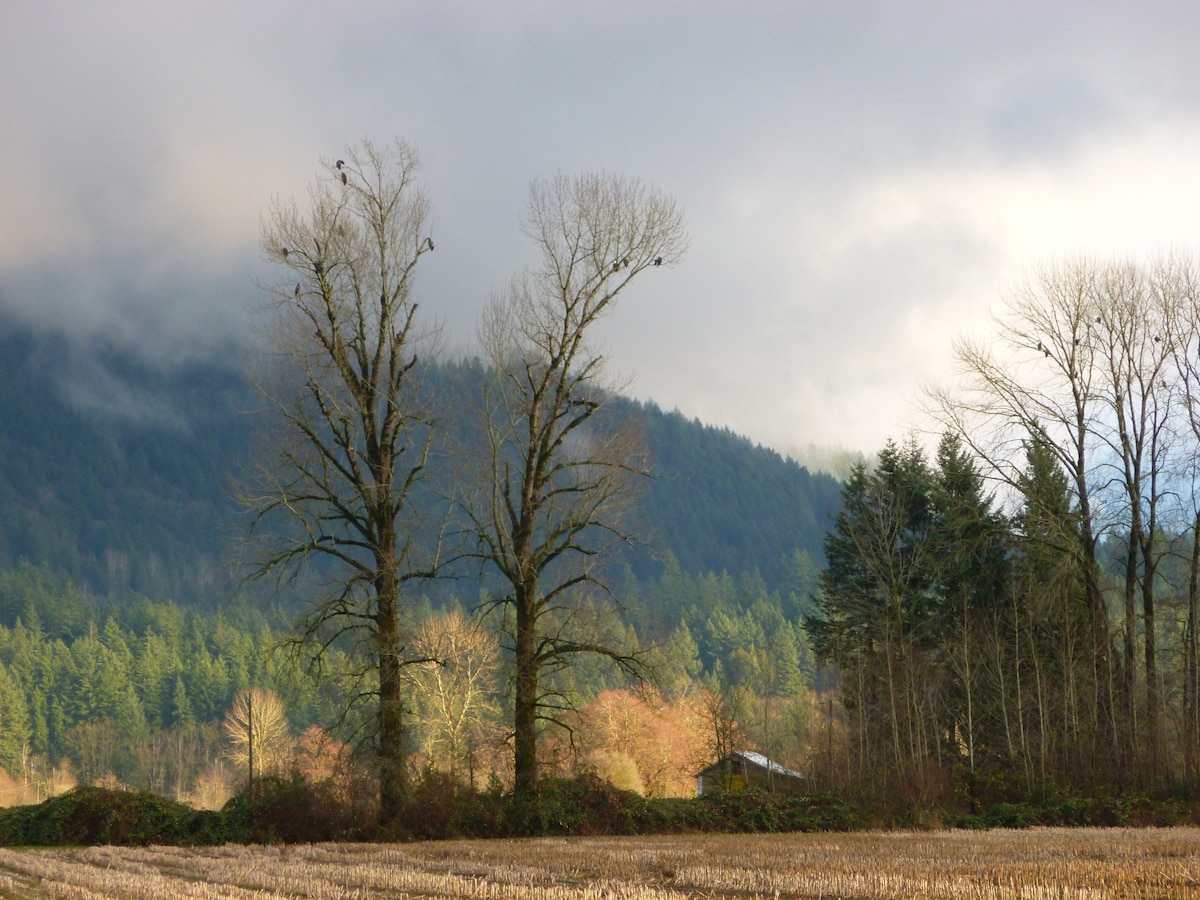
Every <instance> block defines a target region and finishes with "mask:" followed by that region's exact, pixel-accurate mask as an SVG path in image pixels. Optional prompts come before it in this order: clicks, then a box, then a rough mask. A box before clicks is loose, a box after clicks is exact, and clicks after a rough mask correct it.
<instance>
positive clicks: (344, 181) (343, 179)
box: [342, 172, 346, 184]
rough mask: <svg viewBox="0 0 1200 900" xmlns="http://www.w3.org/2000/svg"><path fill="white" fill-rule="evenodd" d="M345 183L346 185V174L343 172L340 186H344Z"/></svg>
mask: <svg viewBox="0 0 1200 900" xmlns="http://www.w3.org/2000/svg"><path fill="white" fill-rule="evenodd" d="M345 183H346V173H345V172H343V173H342V184H345Z"/></svg>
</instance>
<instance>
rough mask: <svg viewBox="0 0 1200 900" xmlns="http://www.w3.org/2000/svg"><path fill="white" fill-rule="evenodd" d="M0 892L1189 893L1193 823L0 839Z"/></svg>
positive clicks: (1197, 841)
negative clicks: (82, 842)
mask: <svg viewBox="0 0 1200 900" xmlns="http://www.w3.org/2000/svg"><path fill="white" fill-rule="evenodd" d="M0 897H3V898H23V900H33V898H43V897H45V898H49V897H54V898H78V900H91V898H101V897H105V898H107V897H121V898H130V900H140V898H146V900H165V898H176V897H178V898H184V897H187V898H193V897H195V898H251V897H253V898H258V900H269V898H308V900H326V898H328V900H334V898H337V900H345V898H355V900H383V898H400V897H419V898H432V897H456V898H457V897H461V898H481V900H482V898H495V900H543V898H545V900H560V898H561V900H574V898H581V900H582V898H602V897H603V898H630V900H642V898H644V900H676V898H683V897H713V898H723V897H729V898H741V900H744V898H747V897H771V898H782V897H803V898H814V897H820V898H835V897H836V898H897V897H947V898H1004V900H1008V898H1022V900H1036V898H1043V897H1045V898H1051V897H1053V898H1096V900H1099V898H1106V900H1107V898H1126V897H1130V898H1132V897H1137V898H1147V897H1153V898H1161V897H1198V898H1200V829H1197V828H1164V829H1153V830H1143V829H1032V830H1022V831H1003V830H1000V831H990V832H965V831H955V832H934V833H925V832H921V833H912V832H898V833H856V834H796V835H770V836H759V835H738V836H727V835H722V836H684V837H680V836H671V837H645V838H598V839H586V838H569V839H533V840H520V841H502V840H497V841H448V842H441V843H424V844H408V845H401V844H318V845H304V846H290V847H242V846H226V847H221V848H203V849H200V848H196V849H185V848H175V847H149V848H125V847H88V848H78V849H49V850H45V849H36V850H9V849H0Z"/></svg>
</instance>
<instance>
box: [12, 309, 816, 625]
mask: <svg viewBox="0 0 1200 900" xmlns="http://www.w3.org/2000/svg"><path fill="white" fill-rule="evenodd" d="M472 370H474V373H475V377H479V368H478V364H472V363H467V364H454V365H444V366H441V367H440V368H437V369H435V370H434V371H433V372H432V373H431V374H432V377H431V381H432V382H433V383H434V384H435V386H436V387H435V389H436V390H437V391H438V392H439V394H440V395H441V402H440V403H439V406H440V407H441V409H442V410H443V415H449V416H452V415H453V414H454V410H456V409H461V408H463V407H464V406H465V405H466V404H463V403H459V402H455V401H454V399H453V395H454V392H455V391H456V390H469V389H470V385H471V383H472V381H473V378H472V377H463V375H464V373H466V374H467V375H468V376H470V373H471V372H472ZM256 402H257V400H256V398H255V397H254V396H253V395H252V394H251V393H250V392H249V391H248V390H247V388H246V385H245V383H244V381H243V379H242V377H241V376H240V375H239V373H238V370H237V368H236V365H235V361H223V362H208V363H199V362H195V363H190V364H186V365H182V366H161V365H155V364H151V363H148V362H145V361H143V360H140V359H137V358H134V357H132V356H131V355H129V354H127V353H121V352H117V351H115V350H113V349H111V348H104V347H81V346H78V345H76V344H74V343H72V342H71V341H68V340H67V339H65V338H62V337H60V336H57V335H53V334H45V333H38V332H34V331H31V330H29V329H27V328H21V327H16V326H13V325H8V326H0V568H10V567H12V566H14V565H15V564H16V562H17V561H18V560H20V559H26V560H28V561H30V562H33V563H36V564H41V563H45V564H48V565H50V566H51V567H53V568H54V569H55V570H56V571H59V572H62V573H63V574H65V575H66V576H68V577H70V578H71V579H72V580H73V581H74V582H75V583H76V584H77V585H79V586H80V588H81V589H83V590H84V591H85V592H86V593H89V594H92V595H96V596H107V595H109V594H113V593H123V592H125V591H128V590H132V591H134V592H137V593H140V594H143V595H145V596H149V597H153V598H155V599H173V600H177V601H180V602H185V603H195V602H200V603H204V604H215V603H218V602H220V601H222V600H223V599H225V598H227V597H228V596H229V595H230V594H231V593H232V592H233V591H234V590H235V589H236V585H237V577H238V575H239V571H238V568H239V564H238V555H239V542H238V539H239V537H240V536H241V535H242V534H243V532H244V527H245V521H244V513H243V512H242V511H241V510H240V508H239V507H238V506H237V505H236V504H235V503H234V502H233V500H232V499H231V487H232V484H233V480H234V476H235V473H236V470H237V468H238V466H239V465H240V464H242V463H244V462H245V461H246V459H247V455H248V453H249V448H250V447H251V444H252V440H253V429H254V427H255V424H256V422H255V416H254V415H252V414H251V412H250V411H251V410H252V409H254V407H255V404H256ZM617 412H618V414H621V415H629V416H632V417H633V418H634V419H635V420H636V421H637V423H638V424H639V426H640V428H641V430H642V431H643V433H644V436H645V439H646V441H647V443H648V444H649V447H650V450H651V452H652V454H653V458H654V460H655V462H654V470H655V475H656V477H655V478H654V479H653V480H652V481H651V482H650V484H649V486H648V490H647V492H646V494H645V496H644V497H643V500H642V507H641V519H642V522H643V525H644V527H643V528H642V529H641V530H642V531H644V532H645V533H646V535H647V538H648V540H647V545H646V547H645V548H642V549H641V551H640V552H636V553H631V554H630V556H629V557H628V559H627V560H626V562H627V563H628V564H629V566H630V568H631V570H632V571H633V572H634V573H635V574H636V575H637V576H638V577H639V578H653V577H656V576H658V575H659V574H660V573H661V572H662V563H663V560H667V559H674V560H675V561H676V562H677V563H678V566H679V567H680V568H681V569H682V571H683V572H685V573H689V574H693V575H701V574H704V573H707V572H712V573H718V574H719V573H721V572H728V573H729V574H730V575H733V576H739V575H741V574H742V573H750V572H756V573H758V575H760V576H761V577H762V579H763V581H764V583H765V585H766V587H767V588H768V589H770V590H775V591H786V590H787V589H788V588H789V579H790V577H791V575H790V567H791V566H792V565H793V562H794V557H795V554H796V552H797V551H802V552H804V553H807V554H808V555H809V556H811V557H812V558H814V559H819V558H820V556H821V552H822V550H821V547H822V541H823V538H824V534H825V531H826V528H827V527H828V525H829V523H830V521H831V518H832V515H833V514H834V513H835V512H836V507H837V504H838V502H839V501H838V486H837V483H836V482H835V481H834V480H833V479H832V478H830V477H829V476H827V475H823V474H813V473H810V472H808V471H807V470H806V469H804V468H802V467H801V466H799V465H797V464H796V463H794V462H791V461H789V460H785V459H784V458H782V457H781V456H780V455H779V454H777V453H775V452H774V451H772V450H769V449H767V448H763V447H760V446H756V445H754V444H753V443H752V442H750V441H749V440H747V439H745V438H743V437H740V436H738V435H735V434H733V433H731V432H730V431H728V430H725V429H719V428H714V427H711V426H706V425H703V424H701V423H700V422H699V421H697V420H689V419H687V418H685V417H684V416H683V415H682V414H681V413H679V412H670V413H668V412H663V411H662V410H660V409H659V408H658V407H656V406H654V405H653V404H647V405H641V404H637V403H632V402H623V403H621V404H618V405H617ZM449 424H450V426H451V427H453V422H452V421H451V422H450V423H449Z"/></svg>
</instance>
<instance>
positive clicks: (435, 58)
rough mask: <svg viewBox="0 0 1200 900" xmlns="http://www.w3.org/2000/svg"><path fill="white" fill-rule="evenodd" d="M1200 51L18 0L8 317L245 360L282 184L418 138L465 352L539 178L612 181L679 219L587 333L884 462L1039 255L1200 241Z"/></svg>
mask: <svg viewBox="0 0 1200 900" xmlns="http://www.w3.org/2000/svg"><path fill="white" fill-rule="evenodd" d="M1198 39H1200V3H1196V2H1194V0H1179V2H1156V0H1149V2H1139V3H1134V2H1105V0H1090V2H1068V0H1062V2H1051V3H1047V2H1043V0H1038V2H1020V0H1017V2H1012V0H1005V2H998V0H997V2H987V3H984V2H970V0H953V2H952V0H941V2H934V0H924V2H902V0H887V2H884V0H879V2H866V0H813V2H778V3H774V2H758V0H748V2H747V0H739V2H736V3H734V2H721V3H718V2H710V0H662V2H658V0H649V2H640V0H639V2H633V0H606V2H598V0H574V2H548V0H539V2H519V0H518V2H500V0H490V2H459V0H443V2H436V3H435V2H427V3H418V2H368V0H364V2H356V3H340V4H334V3H313V2H305V0H286V2H283V0H280V2H249V3H243V2H236V3H235V2H226V0H195V2H192V0H177V2H170V3H167V2H154V3H149V2H147V3H135V2H106V0H87V2H84V0H78V2H55V0H38V2H24V0H0V151H2V153H3V160H4V164H3V169H2V170H0V185H2V192H0V309H3V310H4V311H5V312H6V313H7V314H8V315H9V316H16V317H18V318H21V319H24V320H29V321H31V322H34V323H36V324H39V325H43V326H48V327H53V328H56V329H62V330H65V331H66V332H68V333H69V334H70V335H72V336H73V337H74V338H76V339H78V340H79V341H80V342H83V343H87V342H95V341H97V340H98V341H100V342H102V343H108V344H113V345H117V346H122V347H134V348H137V349H139V350H141V351H142V352H144V353H145V354H147V356H149V357H151V358H153V359H156V360H159V361H163V362H164V364H167V363H169V362H175V361H179V360H182V359H188V358H192V357H196V356H201V357H202V356H205V355H207V354H210V353H214V352H220V351H222V350H224V349H228V348H230V347H236V346H238V345H239V344H240V343H241V342H243V341H244V340H245V339H246V335H247V334H249V333H250V329H249V328H248V327H247V324H248V321H249V319H248V317H249V316H250V315H251V314H252V310H253V309H254V308H255V306H256V304H258V303H259V302H260V301H261V300H262V299H263V294H262V291H261V289H260V288H259V287H258V285H260V284H262V283H263V281H264V280H265V279H267V278H269V272H268V270H267V269H266V268H265V263H264V261H263V260H262V258H261V255H260V252H259V249H258V234H259V229H260V225H261V217H262V214H263V213H264V211H265V210H266V208H267V207H268V205H269V204H270V203H271V202H272V199H273V198H292V197H295V198H296V199H297V200H299V201H303V200H304V198H305V196H306V190H307V186H308V185H309V183H310V182H311V181H312V180H313V179H314V178H315V177H316V176H317V175H318V173H319V172H320V165H319V163H320V161H321V160H330V159H333V158H335V157H337V156H338V155H339V154H340V153H342V151H344V149H345V148H346V147H347V146H348V145H350V144H353V143H355V142H357V141H359V140H361V139H363V138H368V139H371V140H373V141H375V142H377V143H382V142H387V141H389V140H391V139H392V138H394V137H402V138H404V139H405V140H406V141H407V142H409V143H410V144H412V145H413V146H414V147H416V148H417V149H418V151H419V153H420V156H421V161H422V169H421V172H422V177H423V179H424V182H425V186H426V189H427V190H428V192H429V194H430V197H431V199H432V202H433V206H434V210H435V212H434V220H433V223H434V224H433V234H434V236H435V240H436V242H437V250H436V252H435V253H433V254H429V255H428V256H426V257H425V258H424V261H423V262H422V266H421V271H420V275H419V282H418V286H417V294H418V299H419V300H420V302H421V304H422V309H423V310H427V311H428V313H429V315H430V316H431V317H433V318H435V319H436V321H437V322H438V323H439V324H440V325H441V327H442V328H443V330H444V334H445V340H446V345H447V347H448V348H449V349H450V350H451V351H452V352H456V353H468V354H469V353H471V352H472V348H473V341H474V335H475V332H476V327H477V323H478V318H479V314H480V312H481V310H482V308H483V306H484V304H485V303H486V302H487V301H488V300H489V299H490V298H491V296H492V295H493V293H494V292H496V291H498V290H500V289H502V288H503V287H504V286H505V285H506V284H507V282H508V280H509V279H510V277H511V276H512V275H514V274H515V273H517V272H518V271H520V270H521V269H522V268H523V267H524V266H526V265H529V264H531V263H532V262H534V261H535V258H534V251H533V248H532V247H531V246H530V244H529V242H528V240H527V239H526V238H525V237H524V236H523V235H522V233H521V231H520V229H519V225H518V222H519V216H520V214H521V211H522V209H523V207H524V204H525V201H526V198H527V196H528V190H529V185H530V182H531V181H532V180H533V179H537V178H550V177H553V176H555V175H556V174H558V173H560V172H561V173H566V174H572V173H577V172H597V171H603V172H613V173H620V174H623V175H627V176H631V177H637V178H640V179H641V180H643V181H644V182H646V183H648V184H650V185H653V186H655V187H657V188H659V189H660V190H662V191H663V192H665V193H667V194H669V195H671V196H672V197H674V198H675V200H676V201H677V202H678V203H679V204H680V205H681V206H682V207H683V209H684V210H685V212H686V215H687V219H688V230H689V234H690V237H691V246H690V250H689V253H688V255H687V256H686V258H685V259H684V260H683V262H682V263H681V264H680V265H679V266H678V267H675V268H672V269H670V270H665V269H664V270H662V271H658V270H654V271H650V272H647V273H646V274H645V276H644V277H641V278H639V280H638V281H637V282H636V283H635V284H634V286H633V287H631V288H630V289H629V291H628V292H627V293H626V294H623V295H622V300H621V304H620V305H619V306H618V308H617V309H616V310H615V312H614V313H613V315H612V316H611V317H610V318H609V319H608V320H606V321H605V322H604V323H603V325H602V327H601V328H600V330H599V332H598V333H597V335H596V339H597V341H598V342H599V343H600V345H601V347H602V348H603V350H604V352H606V354H607V355H608V357H609V359H610V366H611V368H612V370H613V371H614V372H617V373H620V374H622V375H625V376H628V377H629V378H630V379H631V387H630V389H629V391H628V392H629V393H630V394H631V395H632V396H634V397H636V398H638V399H642V400H652V401H654V402H655V403H657V404H658V405H659V406H661V407H663V408H664V409H668V410H671V409H679V410H681V411H682V412H683V413H684V414H685V415H687V416H688V417H689V418H690V417H696V418H699V419H701V420H702V421H704V422H706V423H709V424H713V425H718V426H722V427H728V428H730V429H732V430H733V431H735V432H738V433H741V434H744V435H747V436H748V437H750V438H751V439H752V440H754V441H756V442H760V443H764V444H767V445H770V446H773V447H775V448H776V449H779V450H781V451H783V452H790V453H794V454H796V455H797V456H800V457H801V458H803V457H804V455H805V454H806V453H807V452H808V451H809V448H811V447H814V446H815V447H823V448H828V447H838V448H844V449H847V450H850V451H854V452H860V453H864V454H867V455H870V454H873V453H874V452H875V451H877V450H878V449H879V448H880V447H881V446H882V445H883V443H884V441H886V440H887V439H888V438H897V439H900V438H903V437H905V436H906V435H907V434H908V433H909V432H910V430H912V429H919V428H921V427H923V422H922V420H921V418H920V413H919V411H918V410H919V400H920V396H921V391H922V389H923V387H924V386H926V385H930V384H938V383H944V382H946V381H947V380H952V379H953V377H954V364H953V357H952V342H953V340H954V338H955V337H956V336H959V335H974V336H985V337H986V334H987V329H988V327H989V326H988V317H989V314H990V313H991V312H993V311H995V310H997V309H998V307H999V304H1000V302H1001V300H1002V298H1003V297H1004V295H1005V293H1006V291H1010V290H1012V289H1013V288H1014V287H1015V286H1017V285H1019V284H1020V283H1021V282H1022V281H1023V280H1024V279H1026V278H1028V277H1029V273H1030V272H1031V271H1032V270H1033V269H1035V268H1036V267H1037V266H1039V265H1045V264H1050V263H1054V262H1056V261H1061V260H1063V259H1065V258H1068V257H1075V256H1079V255H1086V256H1089V257H1093V256H1094V257H1098V258H1110V257H1120V258H1125V257H1133V258H1136V259H1150V258H1152V257H1153V256H1154V255H1155V254H1162V253H1165V252H1171V251H1182V252H1187V253H1196V252H1197V251H1198V250H1200V53H1198V52H1197V49H1196V46H1197V40H1198ZM650 276H653V277H650Z"/></svg>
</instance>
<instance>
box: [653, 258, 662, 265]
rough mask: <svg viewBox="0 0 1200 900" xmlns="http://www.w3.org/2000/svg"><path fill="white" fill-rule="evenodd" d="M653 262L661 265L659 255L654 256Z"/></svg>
mask: <svg viewBox="0 0 1200 900" xmlns="http://www.w3.org/2000/svg"><path fill="white" fill-rule="evenodd" d="M654 264H655V265H656V266H661V265H662V257H661V256H656V257H654Z"/></svg>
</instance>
